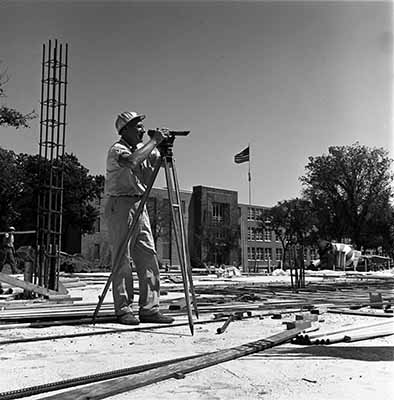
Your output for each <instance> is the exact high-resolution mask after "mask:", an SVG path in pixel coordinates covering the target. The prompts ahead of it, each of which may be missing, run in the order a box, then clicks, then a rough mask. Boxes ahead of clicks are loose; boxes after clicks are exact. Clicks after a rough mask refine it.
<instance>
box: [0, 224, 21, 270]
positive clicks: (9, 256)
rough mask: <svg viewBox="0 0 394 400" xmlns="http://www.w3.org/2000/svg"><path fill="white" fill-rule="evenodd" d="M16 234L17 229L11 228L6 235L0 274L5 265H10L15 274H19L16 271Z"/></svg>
mask: <svg viewBox="0 0 394 400" xmlns="http://www.w3.org/2000/svg"><path fill="white" fill-rule="evenodd" d="M14 232H15V228H14V227H13V226H10V228H9V230H8V232H6V233H5V235H4V238H3V257H2V260H1V263H0V272H1V271H2V270H3V268H4V265H5V264H9V266H10V267H11V272H12V273H13V274H16V273H18V271H17V269H16V260H15V247H14Z"/></svg>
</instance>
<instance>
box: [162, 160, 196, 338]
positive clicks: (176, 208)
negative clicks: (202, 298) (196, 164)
mask: <svg viewBox="0 0 394 400" xmlns="http://www.w3.org/2000/svg"><path fill="white" fill-rule="evenodd" d="M170 164H171V159H170V157H168V158H167V157H164V167H165V174H166V180H167V189H168V199H169V201H170V204H171V207H170V209H171V217H172V222H173V226H174V232H175V242H176V246H177V250H178V257H179V262H180V265H181V273H182V282H183V290H184V293H185V302H186V308H187V316H188V320H189V327H190V332H191V334H192V335H193V334H194V325H193V316H192V312H191V305H190V297H189V282H188V274H187V272H186V264H185V262H186V258H185V254H186V252H185V251H184V249H183V248H182V243H181V235H182V232H181V230H180V223H179V215H180V214H179V213H180V212H181V211H180V204H177V203H175V199H174V193H173V192H174V189H173V182H172V179H171V175H170Z"/></svg>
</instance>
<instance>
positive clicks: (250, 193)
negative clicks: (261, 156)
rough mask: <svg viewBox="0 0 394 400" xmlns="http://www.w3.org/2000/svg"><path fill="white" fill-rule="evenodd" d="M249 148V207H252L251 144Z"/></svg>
mask: <svg viewBox="0 0 394 400" xmlns="http://www.w3.org/2000/svg"><path fill="white" fill-rule="evenodd" d="M248 147H249V162H248V164H249V170H248V182H249V207H250V206H251V205H252V180H251V175H250V159H251V151H250V143H248Z"/></svg>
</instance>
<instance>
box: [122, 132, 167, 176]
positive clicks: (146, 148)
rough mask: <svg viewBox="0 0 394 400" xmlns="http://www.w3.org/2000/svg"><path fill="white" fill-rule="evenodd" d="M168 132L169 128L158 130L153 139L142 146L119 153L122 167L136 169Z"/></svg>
mask: <svg viewBox="0 0 394 400" xmlns="http://www.w3.org/2000/svg"><path fill="white" fill-rule="evenodd" d="M167 133H168V129H160V130H156V131H155V132H154V134H153V135H152V137H151V139H150V140H149V141H148V142H146V143H145V144H144V145H143V146H142V147H141V148H139V149H137V150H135V151H134V152H133V153H129V154H128V153H123V154H120V155H119V164H120V165H121V166H122V167H128V168H131V169H135V168H136V167H137V166H139V165H140V164H141V163H142V162H143V161H145V160H146V159H147V158H148V156H149V155H150V154H151V152H152V150H153V149H155V148H156V146H157V145H158V144H160V143H161V142H162V141H163V139H164V138H165V135H166V134H167Z"/></svg>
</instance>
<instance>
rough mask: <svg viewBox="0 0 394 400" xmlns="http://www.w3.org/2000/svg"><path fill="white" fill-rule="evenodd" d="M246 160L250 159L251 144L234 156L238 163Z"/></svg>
mask: <svg viewBox="0 0 394 400" xmlns="http://www.w3.org/2000/svg"><path fill="white" fill-rule="evenodd" d="M246 161H249V146H248V147H246V148H245V149H243V150H242V151H241V152H240V153H238V154H236V155H235V156H234V162H235V163H236V164H241V163H244V162H246Z"/></svg>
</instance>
